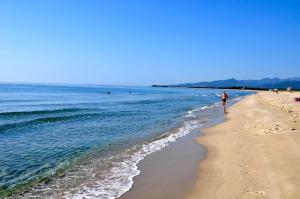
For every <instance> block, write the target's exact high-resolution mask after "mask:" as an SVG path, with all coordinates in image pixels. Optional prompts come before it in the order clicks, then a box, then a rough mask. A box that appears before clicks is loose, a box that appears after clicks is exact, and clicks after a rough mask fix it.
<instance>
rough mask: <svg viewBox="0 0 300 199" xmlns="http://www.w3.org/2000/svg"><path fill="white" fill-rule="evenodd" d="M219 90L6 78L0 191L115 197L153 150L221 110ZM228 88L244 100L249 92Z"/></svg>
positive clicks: (0, 102)
mask: <svg viewBox="0 0 300 199" xmlns="http://www.w3.org/2000/svg"><path fill="white" fill-rule="evenodd" d="M108 92H109V93H108ZM221 93H222V90H217V89H186V88H152V87H117V86H94V85H51V84H39V85H38V84H0V198H1V197H7V196H11V197H14V198H30V197H37V198H117V197H119V196H121V195H122V194H123V193H125V192H126V191H128V190H129V189H130V188H131V186H132V184H133V177H134V176H136V175H138V174H139V173H140V170H139V168H138V166H137V165H138V163H139V162H140V161H142V160H143V159H144V158H145V157H146V156H147V155H148V154H151V153H153V152H156V151H159V150H161V149H162V148H164V147H167V146H168V145H169V144H171V143H172V142H176V140H177V139H180V137H182V136H184V135H187V134H188V133H190V132H191V131H192V130H194V129H196V128H199V127H201V125H202V124H203V122H205V118H203V117H204V116H203V114H201V113H202V112H203V111H209V110H210V109H212V108H216V107H219V108H220V109H221V107H220V103H219V102H220V94H221ZM228 94H229V97H230V100H231V101H238V100H240V99H241V98H242V97H243V96H245V95H248V94H250V92H248V91H233V90H230V91H228ZM174 144H176V143H174Z"/></svg>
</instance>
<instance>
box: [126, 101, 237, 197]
mask: <svg viewBox="0 0 300 199" xmlns="http://www.w3.org/2000/svg"><path fill="white" fill-rule="evenodd" d="M236 100H240V98H236V99H234V100H230V101H229V104H228V106H232V105H234V104H235V103H236ZM202 114H203V115H202V116H201V117H203V118H206V120H207V122H205V123H203V124H202V125H201V126H199V128H197V129H194V130H193V131H192V132H191V133H189V134H188V135H186V136H183V137H182V138H180V139H178V140H177V141H176V142H174V143H172V144H170V145H169V146H168V147H166V148H164V149H162V150H160V151H157V152H155V153H153V154H150V155H148V156H147V157H145V159H143V160H142V161H141V162H140V163H139V164H138V168H139V170H140V171H141V173H140V174H139V175H137V176H135V177H134V179H133V181H134V183H133V186H132V188H131V189H130V190H129V191H127V192H126V193H124V194H123V195H122V196H121V197H120V199H135V198H144V199H152V198H157V199H164V198H172V199H182V198H184V197H185V196H186V195H187V194H188V193H189V192H190V190H191V187H192V186H193V184H194V183H195V182H196V180H197V176H196V175H195V173H197V169H198V164H199V162H202V160H203V159H205V158H206V156H207V154H206V153H207V149H206V148H205V147H204V146H203V145H199V144H198V143H197V142H196V141H195V140H196V138H197V137H199V136H202V129H203V128H208V127H212V126H214V125H217V124H220V123H222V122H223V121H224V114H223V109H222V108H220V106H215V105H214V106H213V108H208V109H206V110H204V111H203V112H202Z"/></svg>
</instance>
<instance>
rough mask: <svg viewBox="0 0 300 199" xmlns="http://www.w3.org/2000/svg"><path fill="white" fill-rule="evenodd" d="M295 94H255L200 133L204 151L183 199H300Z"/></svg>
mask: <svg viewBox="0 0 300 199" xmlns="http://www.w3.org/2000/svg"><path fill="white" fill-rule="evenodd" d="M296 96H300V93H299V92H295V93H287V92H280V93H279V94H278V95H276V94H275V93H272V92H258V93H257V94H254V95H251V96H248V97H246V98H245V99H243V100H242V101H240V102H238V103H236V104H235V105H234V106H232V107H230V108H229V109H228V112H229V113H228V114H226V117H225V122H223V123H221V124H218V125H216V126H214V127H211V128H208V129H204V133H205V134H204V136H200V137H198V138H197V141H198V142H199V143H200V144H201V145H204V146H205V147H206V148H207V150H208V154H207V158H206V159H205V160H203V161H201V162H200V163H199V168H198V171H197V172H198V174H197V175H198V176H197V180H196V182H195V184H194V185H193V187H192V190H191V192H190V193H188V194H187V197H186V198H187V199H196V198H197V199H199V198H203V199H215V198H216V199H218V198H222V199H241V198H245V199H252V198H269V199H297V198H300V118H299V117H300V103H295V102H294V101H293V98H294V97H296Z"/></svg>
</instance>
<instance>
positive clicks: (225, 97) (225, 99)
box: [221, 91, 228, 113]
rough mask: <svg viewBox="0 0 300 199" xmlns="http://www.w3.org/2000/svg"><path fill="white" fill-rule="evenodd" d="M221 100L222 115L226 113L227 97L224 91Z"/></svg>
mask: <svg viewBox="0 0 300 199" xmlns="http://www.w3.org/2000/svg"><path fill="white" fill-rule="evenodd" d="M221 99H222V103H223V108H224V113H226V101H227V99H228V95H227V93H226V91H224V92H223V94H222V95H221Z"/></svg>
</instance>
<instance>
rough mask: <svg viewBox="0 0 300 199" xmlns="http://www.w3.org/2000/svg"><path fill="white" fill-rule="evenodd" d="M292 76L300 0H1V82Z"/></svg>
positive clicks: (299, 47)
mask: <svg viewBox="0 0 300 199" xmlns="http://www.w3.org/2000/svg"><path fill="white" fill-rule="evenodd" d="M295 76H298V77H299V76H300V1H299V0H294V1H291V0H282V1H277V0H272V1H271V0H269V1H267V0H239V1H238V0H224V1H220V0H181V1H180V0H160V1H157V0H94V1H92V0H81V1H79V0H70V1H67V0H43V1H40V0H26V1H23V0H0V82H40V83H75V84H101V85H137V86H138V85H152V84H176V83H186V82H199V81H211V80H217V79H228V78H236V79H260V78H264V77H281V78H287V77H295Z"/></svg>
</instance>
